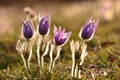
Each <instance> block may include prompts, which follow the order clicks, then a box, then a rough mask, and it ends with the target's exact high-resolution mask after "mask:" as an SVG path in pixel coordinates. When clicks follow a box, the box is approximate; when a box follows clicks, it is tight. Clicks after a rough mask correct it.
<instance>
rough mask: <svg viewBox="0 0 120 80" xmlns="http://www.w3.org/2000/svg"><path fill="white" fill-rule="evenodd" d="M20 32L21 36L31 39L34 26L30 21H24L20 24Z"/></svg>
mask: <svg viewBox="0 0 120 80" xmlns="http://www.w3.org/2000/svg"><path fill="white" fill-rule="evenodd" d="M22 32H23V36H24V37H25V38H26V39H31V38H32V37H33V34H34V26H33V23H32V21H31V20H25V21H23V23H22Z"/></svg>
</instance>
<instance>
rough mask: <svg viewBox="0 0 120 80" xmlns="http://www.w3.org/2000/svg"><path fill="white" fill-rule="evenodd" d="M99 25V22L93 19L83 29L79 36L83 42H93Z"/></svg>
mask: <svg viewBox="0 0 120 80" xmlns="http://www.w3.org/2000/svg"><path fill="white" fill-rule="evenodd" d="M97 25H98V20H96V21H95V19H93V18H92V17H91V18H90V19H89V20H88V21H87V22H86V23H85V25H84V26H83V28H82V29H81V31H80V34H79V36H80V37H81V38H82V39H83V40H91V39H92V37H93V35H94V32H95V30H96V27H97Z"/></svg>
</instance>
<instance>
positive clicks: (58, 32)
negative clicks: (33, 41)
mask: <svg viewBox="0 0 120 80" xmlns="http://www.w3.org/2000/svg"><path fill="white" fill-rule="evenodd" d="M53 32H54V41H55V44H56V45H64V44H65V43H66V41H67V40H68V38H69V36H70V35H71V32H65V29H63V30H62V29H61V27H59V28H58V29H57V28H56V26H54V31H53Z"/></svg>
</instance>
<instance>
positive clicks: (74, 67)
mask: <svg viewBox="0 0 120 80" xmlns="http://www.w3.org/2000/svg"><path fill="white" fill-rule="evenodd" d="M73 65H74V67H73V77H75V69H76V65H77V63H76V61H74V63H73Z"/></svg>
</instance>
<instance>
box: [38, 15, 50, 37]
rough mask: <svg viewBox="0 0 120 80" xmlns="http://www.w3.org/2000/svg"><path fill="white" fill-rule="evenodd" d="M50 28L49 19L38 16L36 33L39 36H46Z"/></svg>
mask: <svg viewBox="0 0 120 80" xmlns="http://www.w3.org/2000/svg"><path fill="white" fill-rule="evenodd" d="M49 26H50V17H49V16H43V15H39V24H38V32H39V34H40V35H47V33H49Z"/></svg>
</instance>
